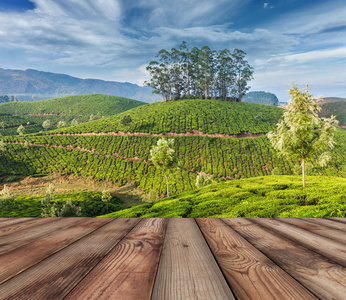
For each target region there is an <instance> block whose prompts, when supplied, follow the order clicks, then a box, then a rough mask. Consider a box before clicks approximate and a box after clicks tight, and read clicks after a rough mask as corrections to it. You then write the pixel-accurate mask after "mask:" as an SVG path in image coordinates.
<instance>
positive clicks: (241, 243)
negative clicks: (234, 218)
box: [162, 219, 318, 300]
mask: <svg viewBox="0 0 346 300" xmlns="http://www.w3.org/2000/svg"><path fill="white" fill-rule="evenodd" d="M197 223H198V224H199V227H200V229H201V231H202V233H203V234H204V236H205V238H206V240H207V242H208V244H209V247H210V248H211V250H212V252H213V254H214V256H215V258H216V260H217V261H218V263H219V266H220V267H221V269H222V271H223V274H224V275H225V277H226V279H227V281H228V283H229V285H230V287H231V289H232V291H233V292H234V294H235V296H236V297H237V299H242V300H245V299H248V300H251V299H258V300H260V299H262V300H276V299H280V300H284V299H287V300H288V299H289V300H294V299H296V300H298V299H299V300H300V299H318V298H316V297H315V296H314V295H313V294H311V293H310V292H309V291H308V290H307V289H306V288H304V287H303V286H302V285H301V284H299V283H298V282H297V281H296V280H294V279H293V278H292V277H291V276H289V275H288V274H287V273H286V272H285V271H283V270H282V269H281V268H280V267H278V266H277V265H276V264H275V263H273V262H272V261H271V260H270V259H268V258H267V257H266V256H265V255H264V254H263V253H262V252H260V251H259V250H257V249H256V248H255V247H254V246H252V245H251V244H250V243H249V242H247V241H246V240H245V239H244V238H243V237H241V236H240V235H239V234H238V233H236V232H235V231H234V230H233V229H232V228H231V227H229V226H228V225H227V224H225V223H224V222H223V221H222V220H220V219H197ZM162 299H165V298H162ZM210 299H212V298H210Z"/></svg>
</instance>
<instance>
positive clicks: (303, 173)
mask: <svg viewBox="0 0 346 300" xmlns="http://www.w3.org/2000/svg"><path fill="white" fill-rule="evenodd" d="M302 175H303V188H305V161H304V159H302Z"/></svg>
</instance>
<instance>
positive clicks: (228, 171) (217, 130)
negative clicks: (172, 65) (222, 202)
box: [0, 100, 346, 198]
mask: <svg viewBox="0 0 346 300" xmlns="http://www.w3.org/2000/svg"><path fill="white" fill-rule="evenodd" d="M282 113H283V110H282V109H280V108H277V107H273V106H268V105H260V104H253V103H232V102H222V101H217V100H184V101H176V102H160V103H153V104H147V105H142V106H139V107H136V108H132V109H130V110H128V111H126V112H123V113H120V114H117V115H114V116H110V117H107V118H102V119H99V120H95V121H92V122H88V123H84V124H80V125H77V126H74V127H69V128H63V129H57V130H53V131H47V132H43V133H40V134H34V135H29V136H23V137H19V136H12V137H3V138H2V139H3V140H4V142H6V143H8V145H7V150H8V151H5V152H4V153H3V157H4V159H2V160H1V161H0V175H4V174H8V175H10V174H22V175H32V174H37V173H39V174H48V173H59V174H61V175H66V174H73V175H76V176H83V177H89V178H90V179H92V180H95V181H106V182H112V183H114V184H117V185H124V184H127V183H132V184H134V185H135V186H137V187H138V188H140V189H142V191H143V193H151V194H152V195H156V196H154V198H155V197H158V196H159V195H163V194H164V192H165V180H164V176H163V173H162V171H161V170H159V169H157V168H156V167H155V166H154V165H153V164H152V162H151V161H150V159H149V158H150V157H149V152H150V149H151V147H152V146H153V145H155V144H156V142H157V140H158V139H159V138H160V137H173V138H174V148H175V150H176V152H177V154H178V157H179V160H180V161H181V169H180V170H177V171H176V172H174V173H172V174H171V175H170V181H169V182H170V191H171V193H172V194H175V193H180V192H183V191H186V190H191V189H194V188H195V182H196V176H197V173H198V172H200V171H203V172H205V173H207V174H209V175H210V176H212V178H213V180H214V182H222V181H224V180H234V179H240V178H248V177H258V176H264V175H270V174H272V173H275V174H293V173H295V172H297V170H298V171H299V170H300V167H299V166H298V165H295V163H294V162H292V161H288V160H285V159H282V158H280V157H278V155H277V153H276V152H275V151H274V150H273V148H272V147H271V145H270V143H269V141H268V138H267V137H266V136H265V135H264V134H265V133H267V132H269V131H271V130H275V128H276V124H277V122H278V121H279V119H280V118H281V116H282ZM123 114H131V116H132V118H133V122H132V123H131V125H130V126H129V132H130V134H129V141H127V139H126V136H125V133H124V132H125V131H126V128H125V127H123V126H121V125H120V124H119V119H120V118H121V117H122V115H123ZM345 140H346V132H345V131H343V130H338V131H337V134H336V142H337V145H336V146H335V149H334V150H333V154H332V155H333V157H332V160H331V163H330V165H329V166H328V167H327V168H316V169H315V170H313V171H310V173H311V174H315V175H318V174H324V175H329V176H339V177H346V157H345V155H346V145H345ZM25 142H26V143H27V146H26V147H25Z"/></svg>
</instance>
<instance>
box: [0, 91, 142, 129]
mask: <svg viewBox="0 0 346 300" xmlns="http://www.w3.org/2000/svg"><path fill="white" fill-rule="evenodd" d="M144 104H145V103H144V102H141V101H137V100H133V99H128V98H123V97H117V96H109V95H99V94H94V95H78V96H67V97H60V98H53V99H47V100H40V101H35V102H9V103H3V104H0V121H1V122H4V124H5V125H4V128H2V126H1V127H0V133H1V134H2V135H15V134H18V133H17V132H16V130H17V128H18V126H19V125H24V127H25V133H33V132H39V131H41V130H43V127H42V123H43V122H44V121H45V120H50V121H51V124H52V125H51V127H50V129H54V128H56V125H57V123H58V122H59V121H65V122H66V124H67V125H69V124H70V123H71V121H72V120H73V119H76V120H77V122H79V123H81V122H87V121H89V120H90V116H91V115H92V117H91V119H99V118H101V117H104V116H110V115H115V114H118V113H121V112H124V111H126V110H129V109H131V108H134V107H137V106H140V105H144ZM28 123H29V124H28Z"/></svg>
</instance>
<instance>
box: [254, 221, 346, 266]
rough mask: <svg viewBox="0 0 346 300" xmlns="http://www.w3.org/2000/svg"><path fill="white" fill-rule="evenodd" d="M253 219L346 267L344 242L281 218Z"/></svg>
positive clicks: (345, 246)
mask: <svg viewBox="0 0 346 300" xmlns="http://www.w3.org/2000/svg"><path fill="white" fill-rule="evenodd" d="M252 221H253V222H254V223H256V224H259V225H261V226H263V227H265V228H268V229H269V230H271V231H274V232H276V233H278V234H279V235H281V236H283V237H286V238H288V239H290V240H291V241H294V242H296V243H298V244H299V245H302V246H304V247H305V248H307V249H310V250H311V251H314V252H316V253H319V254H321V255H323V256H325V257H327V258H329V259H330V260H332V261H334V262H336V263H338V264H340V265H342V266H344V267H346V245H345V244H344V243H341V242H338V241H334V240H332V239H330V238H326V237H323V236H321V235H318V234H315V233H313V232H309V231H307V230H304V229H301V228H298V227H296V226H294V225H291V224H289V223H286V222H284V221H279V219H264V218H257V219H252Z"/></svg>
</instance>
